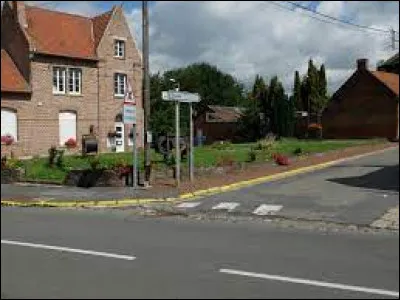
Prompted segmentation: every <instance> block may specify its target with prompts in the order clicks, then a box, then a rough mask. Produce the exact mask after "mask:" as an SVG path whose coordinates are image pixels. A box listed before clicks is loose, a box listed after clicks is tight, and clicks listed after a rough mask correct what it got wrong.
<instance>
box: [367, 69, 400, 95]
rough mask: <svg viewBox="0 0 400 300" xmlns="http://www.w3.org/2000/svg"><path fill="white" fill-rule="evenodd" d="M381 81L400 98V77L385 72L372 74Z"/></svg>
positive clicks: (373, 72)
mask: <svg viewBox="0 0 400 300" xmlns="http://www.w3.org/2000/svg"><path fill="white" fill-rule="evenodd" d="M371 73H372V74H373V75H374V76H375V77H376V78H377V79H378V80H379V81H381V82H382V83H384V84H385V85H386V86H387V87H388V88H389V89H390V90H392V91H393V92H394V93H395V94H396V95H397V96H399V75H398V74H394V73H388V72H383V71H372V72H371Z"/></svg>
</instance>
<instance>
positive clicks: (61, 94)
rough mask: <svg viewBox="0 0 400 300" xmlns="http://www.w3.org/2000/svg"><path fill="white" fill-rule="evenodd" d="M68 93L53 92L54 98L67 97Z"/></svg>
mask: <svg viewBox="0 0 400 300" xmlns="http://www.w3.org/2000/svg"><path fill="white" fill-rule="evenodd" d="M66 95H67V93H57V92H53V96H66Z"/></svg>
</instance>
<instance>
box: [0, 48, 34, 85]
mask: <svg viewBox="0 0 400 300" xmlns="http://www.w3.org/2000/svg"><path fill="white" fill-rule="evenodd" d="M1 91H2V92H30V87H29V85H28V83H27V82H26V80H25V79H24V77H23V76H22V74H21V73H20V71H19V70H18V68H17V66H16V65H15V63H14V61H13V60H12V59H11V57H10V56H9V55H8V53H7V51H5V50H4V49H1Z"/></svg>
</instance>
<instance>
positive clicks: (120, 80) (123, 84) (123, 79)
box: [114, 73, 127, 97]
mask: <svg viewBox="0 0 400 300" xmlns="http://www.w3.org/2000/svg"><path fill="white" fill-rule="evenodd" d="M122 88H123V89H122ZM126 88H127V75H126V74H123V73H114V96H115V97H125V93H126Z"/></svg>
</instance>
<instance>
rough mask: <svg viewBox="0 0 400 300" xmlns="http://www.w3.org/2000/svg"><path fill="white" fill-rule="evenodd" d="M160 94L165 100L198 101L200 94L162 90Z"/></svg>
mask: <svg viewBox="0 0 400 300" xmlns="http://www.w3.org/2000/svg"><path fill="white" fill-rule="evenodd" d="M161 96H162V99H163V100H165V101H178V102H200V96H199V94H197V93H189V92H178V91H163V92H162V94H161Z"/></svg>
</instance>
